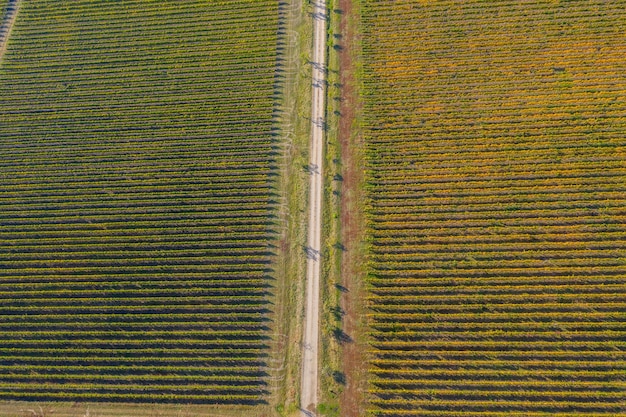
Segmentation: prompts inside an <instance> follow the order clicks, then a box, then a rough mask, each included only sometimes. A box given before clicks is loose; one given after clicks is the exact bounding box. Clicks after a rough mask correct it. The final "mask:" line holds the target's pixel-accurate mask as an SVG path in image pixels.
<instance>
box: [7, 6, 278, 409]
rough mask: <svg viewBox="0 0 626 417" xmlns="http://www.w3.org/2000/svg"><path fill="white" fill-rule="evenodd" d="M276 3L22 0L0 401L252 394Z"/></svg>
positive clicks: (11, 132) (269, 199)
mask: <svg viewBox="0 0 626 417" xmlns="http://www.w3.org/2000/svg"><path fill="white" fill-rule="evenodd" d="M278 7H279V6H278V3H277V2H275V1H270V0H263V1H259V0H228V1H210V2H207V1H194V0H192V1H185V2H178V1H158V2H157V1H120V2H111V1H103V0H95V1H94V0H71V1H69V0H66V1H58V0H37V1H24V2H22V5H21V9H20V12H19V17H18V19H17V22H16V24H15V26H14V29H13V32H12V34H11V37H10V40H9V43H8V44H7V52H6V54H5V55H4V57H3V59H2V64H1V65H0V97H2V99H1V100H0V179H1V181H0V399H4V400H8V399H20V400H37V401H50V400H63V401H126V402H155V401H156V402H176V403H202V404H212V403H220V404H225V403H226V404H231V403H232V404H259V403H265V402H267V401H268V396H269V395H270V391H269V390H268V382H267V378H268V374H269V373H270V372H271V369H270V368H271V364H270V363H269V362H268V358H269V357H270V355H271V351H270V350H271V349H270V347H271V337H272V332H273V328H274V322H275V319H276V317H275V316H274V304H275V303H274V295H273V281H274V277H273V266H272V258H273V256H274V252H275V250H274V249H273V248H274V240H275V229H276V225H275V220H274V218H275V215H276V207H275V206H276V204H275V201H276V197H275V196H274V191H273V190H274V183H275V181H276V178H275V177H276V170H277V167H276V163H275V161H276V158H277V157H276V146H277V145H278V143H277V142H278V141H279V137H278V132H277V128H276V123H275V114H274V112H275V104H276V99H277V98H276V97H277V96H276V94H277V89H278V88H279V86H278V82H277V78H276V74H277V68H278V65H279V64H280V61H279V50H278V49H279V39H278V26H279V10H278Z"/></svg>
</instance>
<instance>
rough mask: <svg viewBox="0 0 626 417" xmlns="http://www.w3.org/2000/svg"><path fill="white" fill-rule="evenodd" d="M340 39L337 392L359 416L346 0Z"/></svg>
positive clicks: (354, 138)
mask: <svg viewBox="0 0 626 417" xmlns="http://www.w3.org/2000/svg"><path fill="white" fill-rule="evenodd" d="M338 12H339V14H340V32H341V38H340V40H341V42H340V49H339V59H340V74H341V76H340V77H341V78H340V83H341V104H340V110H339V111H340V114H341V116H340V118H339V141H340V143H341V162H342V165H343V170H342V177H343V182H342V189H341V196H342V198H341V242H342V244H343V246H344V248H345V251H344V253H343V257H342V262H341V277H342V286H343V287H344V290H343V292H342V296H341V308H342V309H343V314H344V316H343V331H344V333H345V334H346V335H347V336H348V337H349V338H350V339H351V340H352V342H351V343H345V344H343V358H342V362H343V373H344V378H345V387H344V390H343V392H342V394H341V399H340V401H341V409H342V415H343V416H346V417H359V416H362V415H364V403H363V402H364V401H363V400H364V398H363V387H364V382H365V381H364V375H365V371H366V367H365V365H364V361H363V359H364V358H363V354H362V349H363V348H364V346H361V342H360V338H359V337H358V335H357V333H358V332H359V329H360V327H361V326H362V323H361V322H362V319H361V313H362V306H361V305H360V304H359V303H360V300H362V299H363V298H362V297H361V292H362V289H361V286H360V277H359V275H360V271H359V269H358V267H357V266H358V265H359V264H360V263H359V262H358V261H359V257H360V249H359V247H360V243H361V242H360V240H361V237H362V229H363V226H362V214H361V212H360V206H359V200H360V194H359V193H360V190H359V189H360V185H361V182H362V178H361V176H362V175H361V171H360V169H359V168H360V167H359V158H358V156H357V155H356V154H355V153H356V152H357V150H358V149H360V148H361V146H360V145H361V138H360V136H359V135H358V134H355V133H354V131H353V126H354V121H355V116H356V114H357V112H358V107H357V106H358V96H357V91H356V85H355V79H354V74H355V63H354V62H353V53H354V49H353V48H354V45H355V43H356V41H357V39H356V37H355V33H354V31H353V28H352V27H351V22H350V19H353V18H354V16H353V15H352V13H353V9H352V0H340V1H339V11H338Z"/></svg>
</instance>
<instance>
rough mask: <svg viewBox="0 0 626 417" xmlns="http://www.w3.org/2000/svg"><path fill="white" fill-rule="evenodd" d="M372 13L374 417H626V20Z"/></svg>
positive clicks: (453, 11) (417, 7) (529, 10)
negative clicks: (625, 55) (625, 416)
mask: <svg viewBox="0 0 626 417" xmlns="http://www.w3.org/2000/svg"><path fill="white" fill-rule="evenodd" d="M359 3H360V4H361V8H362V16H361V19H362V28H361V29H362V32H363V36H362V39H363V41H362V48H363V78H362V96H363V102H364V109H363V119H362V120H361V125H362V126H363V130H364V140H365V142H366V153H367V167H366V176H367V184H366V188H367V190H366V193H367V196H368V203H367V207H366V211H367V217H368V226H367V228H368V231H367V239H368V242H369V246H370V249H369V259H368V265H369V276H368V279H367V282H368V286H369V295H368V299H367V302H366V303H367V307H368V311H369V314H368V320H369V324H370V331H369V335H368V337H369V340H370V343H369V346H370V348H369V349H370V350H369V352H368V354H369V356H370V357H371V360H370V362H369V373H370V378H369V389H368V391H369V395H370V403H369V410H370V412H371V414H372V415H375V416H442V417H443V416H446V417H451V416H467V417H469V416H540V415H541V416H547V415H550V416H557V415H558V416H578V415H580V416H583V415H584V416H592V415H594V416H595V415H598V416H599V415H605V416H609V415H611V416H616V415H624V414H625V413H626V409H625V408H624V404H625V401H626V342H625V340H626V339H625V337H626V314H625V311H626V285H625V284H626V256H625V255H626V147H625V144H626V142H625V140H624V137H625V133H626V101H625V100H624V98H625V97H626V76H625V74H626V64H625V63H626V61H625V60H624V52H625V49H624V45H626V43H625V41H626V38H625V37H624V32H623V28H624V27H625V26H626V8H624V4H623V2H603V1H590V2H564V1H560V2H557V1H554V2H547V1H546V2H537V1H523V2H513V1H476V0H474V1H440V2H430V1H407V0H401V1H394V2H382V1H374V0H363V1H360V2H359Z"/></svg>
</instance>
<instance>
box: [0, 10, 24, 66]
mask: <svg viewBox="0 0 626 417" xmlns="http://www.w3.org/2000/svg"><path fill="white" fill-rule="evenodd" d="M19 5H20V2H19V0H9V2H8V4H7V8H6V13H5V14H4V16H2V20H1V21H0V58H2V55H4V51H5V50H6V44H7V40H8V39H9V35H10V34H11V29H12V28H13V23H14V22H15V18H16V17H17V10H18V8H19Z"/></svg>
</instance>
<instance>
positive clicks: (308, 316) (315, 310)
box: [300, 0, 327, 416]
mask: <svg viewBox="0 0 626 417" xmlns="http://www.w3.org/2000/svg"><path fill="white" fill-rule="evenodd" d="M313 19H314V22H313V25H314V26H313V57H312V65H313V70H312V75H313V85H312V101H311V150H310V152H311V160H310V164H309V173H310V175H311V189H310V197H309V208H310V211H309V231H308V242H307V247H306V256H307V272H306V302H305V312H304V334H303V336H302V349H303V350H302V381H301V387H300V388H301V390H300V408H301V410H302V415H303V416H315V415H316V412H315V409H316V407H317V393H318V381H319V378H318V371H319V365H318V356H319V333H320V330H319V304H320V262H321V257H320V255H321V229H322V219H321V216H322V186H323V181H322V180H323V171H322V168H323V160H324V158H323V151H324V137H325V135H324V132H325V128H326V121H325V97H326V19H327V14H326V1H325V0H315V1H314V3H313Z"/></svg>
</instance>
